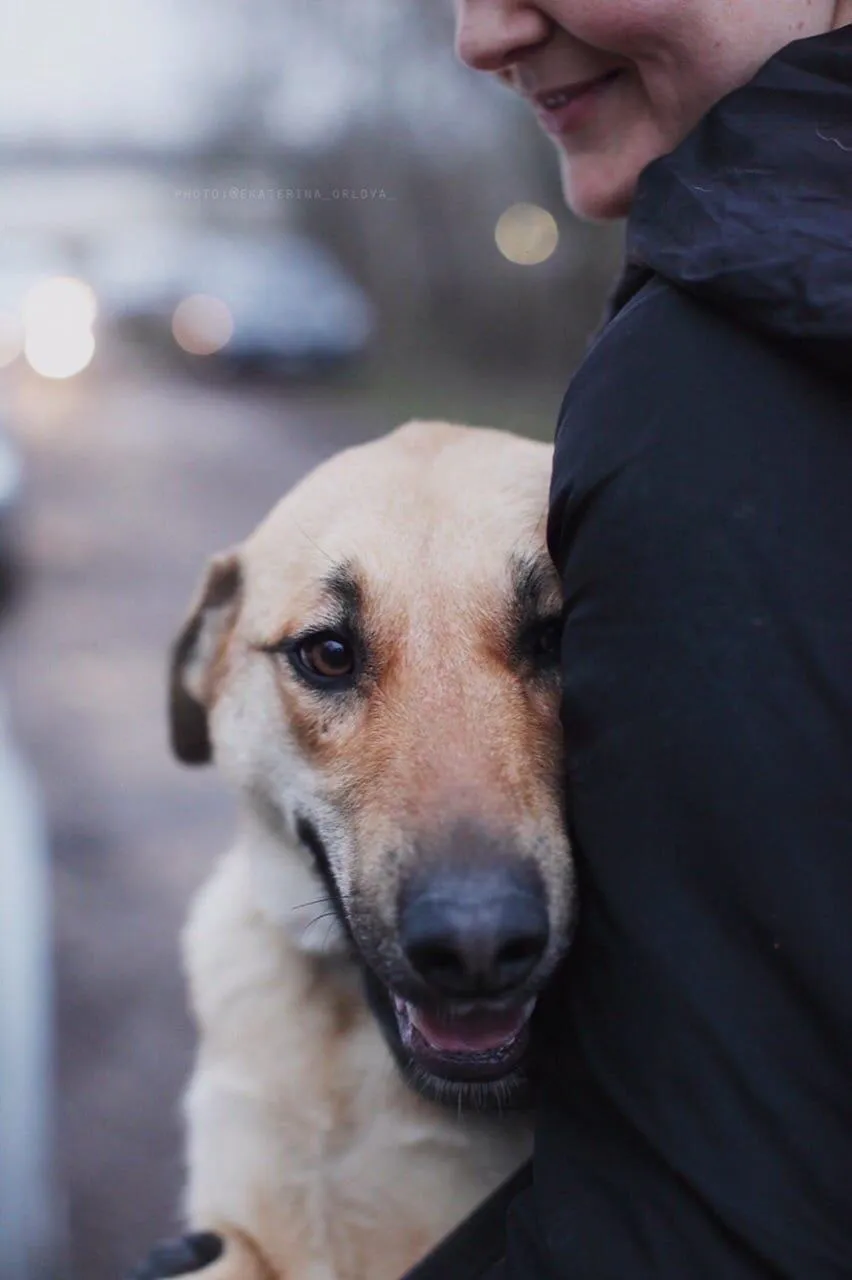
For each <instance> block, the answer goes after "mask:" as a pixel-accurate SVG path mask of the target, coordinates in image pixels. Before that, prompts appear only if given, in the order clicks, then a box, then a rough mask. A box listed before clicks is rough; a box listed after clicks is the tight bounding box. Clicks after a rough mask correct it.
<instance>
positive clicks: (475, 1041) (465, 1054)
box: [393, 995, 536, 1083]
mask: <svg viewBox="0 0 852 1280" xmlns="http://www.w3.org/2000/svg"><path fill="white" fill-rule="evenodd" d="M535 1004H536V1001H535V999H532V1000H528V1001H527V1002H526V1003H525V1004H523V1005H515V1006H513V1007H506V1006H505V1005H502V1006H501V1005H498V1004H491V1005H489V1004H487V1003H485V1002H483V1003H479V1004H476V1005H468V1006H460V1007H459V1008H457V1009H451V1008H446V1009H441V1010H426V1009H424V1008H422V1007H420V1006H418V1005H415V1004H412V1003H411V1002H410V1001H408V1000H403V999H402V998H401V997H400V996H396V995H394V997H393V1006H394V1012H395V1014H396V1020H397V1026H398V1028H399V1034H400V1039H401V1040H402V1043H403V1046H404V1047H405V1049H406V1050H407V1051H408V1053H409V1054H410V1055H411V1057H412V1059H413V1061H414V1062H415V1063H416V1064H417V1065H418V1066H419V1067H421V1068H422V1069H423V1070H425V1071H427V1072H429V1073H430V1074H431V1075H433V1076H436V1077H438V1078H440V1079H442V1080H446V1081H449V1082H458V1083H461V1082H480V1083H491V1082H496V1081H499V1080H502V1079H504V1078H505V1077H506V1076H508V1075H510V1074H511V1073H512V1072H513V1071H515V1070H516V1069H517V1068H518V1067H519V1066H520V1064H521V1062H522V1060H523V1058H524V1056H525V1054H526V1051H527V1049H528V1047H529V1039H530V1019H531V1017H532V1014H533V1010H534V1008H535Z"/></svg>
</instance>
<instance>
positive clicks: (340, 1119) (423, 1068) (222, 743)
mask: <svg viewBox="0 0 852 1280" xmlns="http://www.w3.org/2000/svg"><path fill="white" fill-rule="evenodd" d="M550 464H551V451H550V450H549V449H548V448H546V447H545V446H544V445H541V444H535V443H532V442H531V441H527V440H522V439H520V438H518V437H516V436H512V435H509V434H505V433H502V432H496V431H489V430H485V429H473V428H466V427H457V426H451V425H448V424H443V423H411V424H409V425H407V426H405V427H402V428H400V429H399V430H398V431H396V432H394V433H392V434H391V435H390V436H388V437H385V438H384V439H382V440H379V441H377V442H374V443H371V444H367V445H364V446H360V447H358V448H355V449H351V450H348V451H347V452H345V453H343V454H341V455H338V456H337V457H335V458H333V459H332V460H331V461H330V462H327V463H325V464H324V465H322V466H320V467H319V468H318V469H317V470H316V471H315V472H313V473H312V474H311V475H310V476H308V478H307V479H306V480H304V481H303V482H302V483H301V484H300V485H299V486H297V488H296V489H295V490H294V491H293V492H291V493H290V494H289V495H288V496H287V497H286V498H285V499H284V500H283V501H282V502H281V503H280V504H279V505H278V507H276V509H275V510H274V511H273V512H272V514H271V515H270V516H269V517H268V518H267V520H266V521H264V523H263V524H261V526H260V527H259V528H258V529H257V531H256V532H255V533H254V534H253V535H252V536H251V537H250V538H249V539H248V540H247V541H246V542H245V543H244V544H243V545H242V546H240V547H239V548H237V549H236V550H233V551H231V552H229V553H227V554H224V555H221V556H218V557H217V558H215V559H214V560H213V562H212V563H211V565H210V567H209V569H208V572H207V576H206V579H205V581H204V583H203V585H202V587H201V590H200V593H199V595H198V598H197V600H196V602H195V606H194V609H193V611H192V615H191V618H190V620H189V622H188V624H187V626H186V627H185V629H184V631H183V633H182V635H181V636H180V638H179V640H178V642H177V644H176V646H175V649H174V662H173V677H172V735H173V743H174V747H175V750H176V752H177V754H178V756H179V757H180V758H181V759H183V760H185V761H187V762H191V763H201V762H204V761H206V760H207V759H209V758H210V755H211V749H212V750H214V751H215V757H216V761H217V764H218V765H219V766H220V768H221V769H222V770H223V772H224V773H225V775H226V776H227V777H228V778H229V780H230V782H231V783H232V784H233V785H234V786H235V787H236V788H237V790H238V793H239V795H240V797H241V801H242V815H241V829H240V834H239V838H238V840H237V842H236V845H235V846H234V847H233V848H232V849H231V851H230V852H229V853H227V854H226V856H225V857H224V859H223V860H222V861H221V862H220V864H219V866H218V868H217V869H216V870H215V872H214V874H213V876H212V878H211V879H210V880H209V882H208V883H207V884H206V886H205V887H204V888H203V889H202V891H201V893H200V895H199V897H198V899H197V901H196V903H195V905H194V908H193V911H192V914H191V918H190V920H189V923H188V925H187V929H186V934H185V955H186V962H187V966H188V971H189V977H190V985H191V995H192V1003H193V1007H194V1011H195V1014H196V1017H197V1021H198V1026H199V1031H200V1044H199V1049H198V1056H197V1063H196V1067H195V1072H194V1075H193V1078H192V1081H191V1084H190V1087H189V1090H188V1094H187V1099H186V1115H187V1119H188V1129H189V1141H188V1169H189V1185H188V1192H187V1203H186V1212H187V1218H188V1221H189V1223H190V1224H191V1226H192V1227H193V1229H196V1230H204V1231H208V1230H209V1231H215V1232H218V1233H220V1234H221V1235H222V1236H223V1237H224V1241H225V1250H224V1253H223V1255H222V1257H221V1258H220V1259H219V1260H218V1261H216V1262H214V1263H213V1265H212V1266H210V1267H209V1268H208V1269H206V1270H205V1271H204V1275H205V1277H206V1278H208V1280H397V1278H398V1277H399V1276H401V1275H402V1274H403V1272H404V1271H405V1270H406V1269H407V1268H409V1267H410V1266H411V1265H413V1264H414V1263H415V1262H416V1261H417V1260H418V1259H419V1258H420V1257H422V1256H423V1255H425V1254H426V1253H427V1252H428V1251H429V1250H430V1249H431V1248H432V1247H433V1246H434V1245H435V1244H436V1243H437V1242H438V1241H439V1240H440V1239H441V1238H442V1237H443V1236H444V1235H445V1234H446V1233H447V1232H448V1231H449V1230H450V1229H451V1228H452V1227H453V1226H454V1225H455V1224H456V1223H457V1222H459V1221H460V1220H461V1219H462V1218H464V1217H465V1216H467V1215H468V1214H469V1213H470V1212H471V1210H472V1209H473V1208H474V1207H475V1206H476V1204H477V1203H478V1202H479V1201H481V1200H482V1199H484V1198H485V1196H486V1195H487V1194H488V1193H489V1192H490V1191H491V1190H492V1189H493V1188H494V1187H495V1186H496V1185H497V1184H498V1183H499V1182H501V1181H502V1180H503V1179H504V1178H505V1177H507V1176H508V1175H509V1174H510V1173H511V1172H512V1170H513V1169H514V1168H515V1167H516V1166H517V1165H518V1164H519V1163H520V1162H521V1161H522V1159H523V1158H524V1156H525V1155H526V1153H527V1152H528V1149H529V1132H528V1124H527V1120H526V1117H525V1115H524V1113H523V1112H522V1111H518V1112H512V1113H510V1114H504V1115H500V1114H497V1113H496V1111H495V1107H496V1108H499V1109H503V1108H504V1106H510V1105H511V1103H512V1102H513V1101H514V1102H515V1103H519V1102H521V1101H522V1095H523V1088H524V1085H525V1081H526V1074H525V1061H526V1052H527V1045H528V1039H529V1022H530V1017H531V1014H532V1010H533V1006H534V1004H535V999H536V996H537V994H538V992H539V991H540V990H541V988H542V986H543V984H544V982H545V981H546V979H547V977H548V976H549V975H550V974H551V973H552V971H553V968H554V966H555V964H556V963H557V961H558V960H559V958H560V957H561V955H562V954H563V953H564V950H565V947H566V945H567V942H568V938H569V933H570V927H571V922H572V917H573V903H574V895H573V884H572V876H571V869H570V858H569V850H568V846H567V841H566V836H565V834H564V817H563V813H562V811H561V802H560V796H561V790H562V789H561V785H560V783H561V761H560V733H559V724H558V636H559V617H560V609H561V603H560V598H559V584H558V580H557V577H556V574H555V571H554V569H553V567H552V565H551V563H550V560H549V558H548V556H547V552H546V548H545V512H546V506H547V487H548V479H549V473H550ZM211 744H212V747H211ZM447 1101H449V1102H450V1103H451V1104H452V1105H451V1106H449V1107H447V1106H445V1105H443V1103H445V1102H447ZM465 1104H469V1107H472V1108H477V1109H478V1110H477V1109H467V1110H465V1109H464V1106H465ZM489 1109H490V1110H489Z"/></svg>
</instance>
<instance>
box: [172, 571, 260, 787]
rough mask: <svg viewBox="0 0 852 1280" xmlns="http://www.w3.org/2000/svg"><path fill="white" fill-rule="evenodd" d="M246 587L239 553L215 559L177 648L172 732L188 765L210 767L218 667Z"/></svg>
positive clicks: (178, 752) (174, 653)
mask: <svg viewBox="0 0 852 1280" xmlns="http://www.w3.org/2000/svg"><path fill="white" fill-rule="evenodd" d="M242 584H243V574H242V567H241V565H240V559H239V555H238V553H237V552H236V551H227V552H224V553H222V554H221V555H218V556H214V557H213V559H212V560H211V561H210V562H209V564H208V566H207V571H206V573H205V575H204V578H203V580H202V583H201V586H200V587H199V589H198V591H197V593H196V596H195V599H194V601H193V603H192V607H191V609H190V613H189V617H188V619H187V621H186V622H185V623H184V626H183V629H182V630H181V632H180V634H179V635H178V637H177V639H176V640H175V642H174V644H173V645H172V650H171V663H170V673H169V730H170V737H171V744H172V750H173V751H174V753H175V755H176V756H177V758H178V759H179V760H182V761H183V763H184V764H207V763H208V762H209V760H210V759H211V757H212V754H213V752H212V747H211V743H210V733H209V729H208V723H207V717H208V712H209V710H210V706H211V703H212V699H213V695H214V692H215V691H214V688H213V685H214V676H215V668H216V664H217V660H218V659H219V658H220V657H221V654H222V650H223V647H224V645H225V644H226V643H227V640H228V637H229V635H230V634H231V631H232V630H233V626H234V623H235V622H236V619H237V614H238V613H239V608H240V597H241V595H242Z"/></svg>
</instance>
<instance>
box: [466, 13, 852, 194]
mask: <svg viewBox="0 0 852 1280" xmlns="http://www.w3.org/2000/svg"><path fill="white" fill-rule="evenodd" d="M841 9H842V10H843V11H844V15H845V20H846V21H849V20H850V17H852V15H850V14H849V13H848V12H847V9H848V0H840V2H839V3H838V2H837V0H456V13H457V27H456V47H457V51H458V54H459V57H460V58H461V59H462V60H463V61H464V62H466V63H467V64H468V65H469V66H471V67H474V68H476V69H477V70H480V71H487V72H491V73H492V74H495V75H497V76H499V77H500V78H501V79H503V80H505V81H506V82H507V83H508V84H510V85H511V86H512V87H513V88H514V89H515V90H516V91H517V92H518V93H520V94H521V95H522V96H523V97H524V98H526V99H527V100H528V101H529V102H530V105H531V106H532V108H533V110H534V111H535V112H536V114H537V115H538V117H539V120H540V122H541V124H542V125H543V127H544V128H545V129H546V130H547V131H548V133H550V135H551V136H552V138H553V141H554V142H555V144H556V147H557V149H558V152H559V156H560V161H561V166H562V181H563V187H564V190H565V197H566V199H567V201H568V203H569V205H570V206H571V207H572V208H573V209H574V211H575V212H576V213H578V214H579V215H580V216H581V217H586V218H594V219H602V218H617V217H621V216H623V215H624V214H626V213H627V210H628V209H629V206H630V201H631V199H632V196H633V191H634V188H635V186H636V180H637V178H638V177H639V174H640V173H641V171H642V170H643V169H644V167H645V166H646V165H647V164H649V163H650V162H651V160H654V159H656V157H657V156H660V155H663V154H665V153H666V152H668V151H671V150H672V149H673V148H674V147H675V146H676V145H677V144H678V142H680V140H681V139H682V138H684V137H685V136H686V134H687V133H688V132H689V131H690V130H691V129H692V128H693V126H694V125H696V124H697V123H698V121H699V120H700V119H701V117H702V116H703V115H704V113H705V112H706V111H707V110H708V109H709V108H710V107H711V106H712V105H713V104H714V103H715V102H717V101H718V100H719V99H720V98H722V97H723V96H724V95H725V94H726V93H728V92H729V91H730V90H732V89H735V88H737V87H738V86H739V85H741V84H744V83H745V82H746V81H747V80H749V79H750V78H751V76H752V75H753V74H754V73H755V72H756V71H757V70H758V68H759V67H760V66H762V64H763V63H764V62H766V61H767V60H768V59H769V58H770V57H771V56H772V55H773V54H774V53H777V52H778V50H779V49H781V48H782V47H783V46H784V45H785V44H788V43H789V42H790V41H791V40H797V39H801V38H804V37H806V36H812V35H817V34H819V33H821V32H825V31H828V30H830V29H831V27H832V26H833V25H840V19H839V13H840V10H841Z"/></svg>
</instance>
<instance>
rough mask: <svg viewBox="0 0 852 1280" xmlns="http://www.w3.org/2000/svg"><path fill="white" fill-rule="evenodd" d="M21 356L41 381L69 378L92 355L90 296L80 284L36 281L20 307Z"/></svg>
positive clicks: (92, 303)
mask: <svg viewBox="0 0 852 1280" xmlns="http://www.w3.org/2000/svg"><path fill="white" fill-rule="evenodd" d="M22 314H23V321H24V355H25V357H26V359H27V363H28V364H29V365H30V366H31V368H33V369H34V370H35V371H36V373H40V374H41V375H42V377H45V378H71V377H73V376H74V374H75V373H80V372H81V370H83V369H85V368H86V366H87V365H88V364H89V362H90V361H91V359H92V356H93V355H94V353H95V338H94V334H93V333H92V325H93V324H94V321H95V316H96V315H97V302H96V299H95V295H94V292H93V291H92V289H91V288H90V287H89V285H87V284H86V283H85V281H83V280H76V279H74V278H73V277H72V276H54V277H52V278H51V279H48V280H40V281H39V282H38V283H37V284H34V285H33V287H32V288H31V289H30V290H29V292H28V293H27V296H26V298H25V299H24V305H23V311H22Z"/></svg>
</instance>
